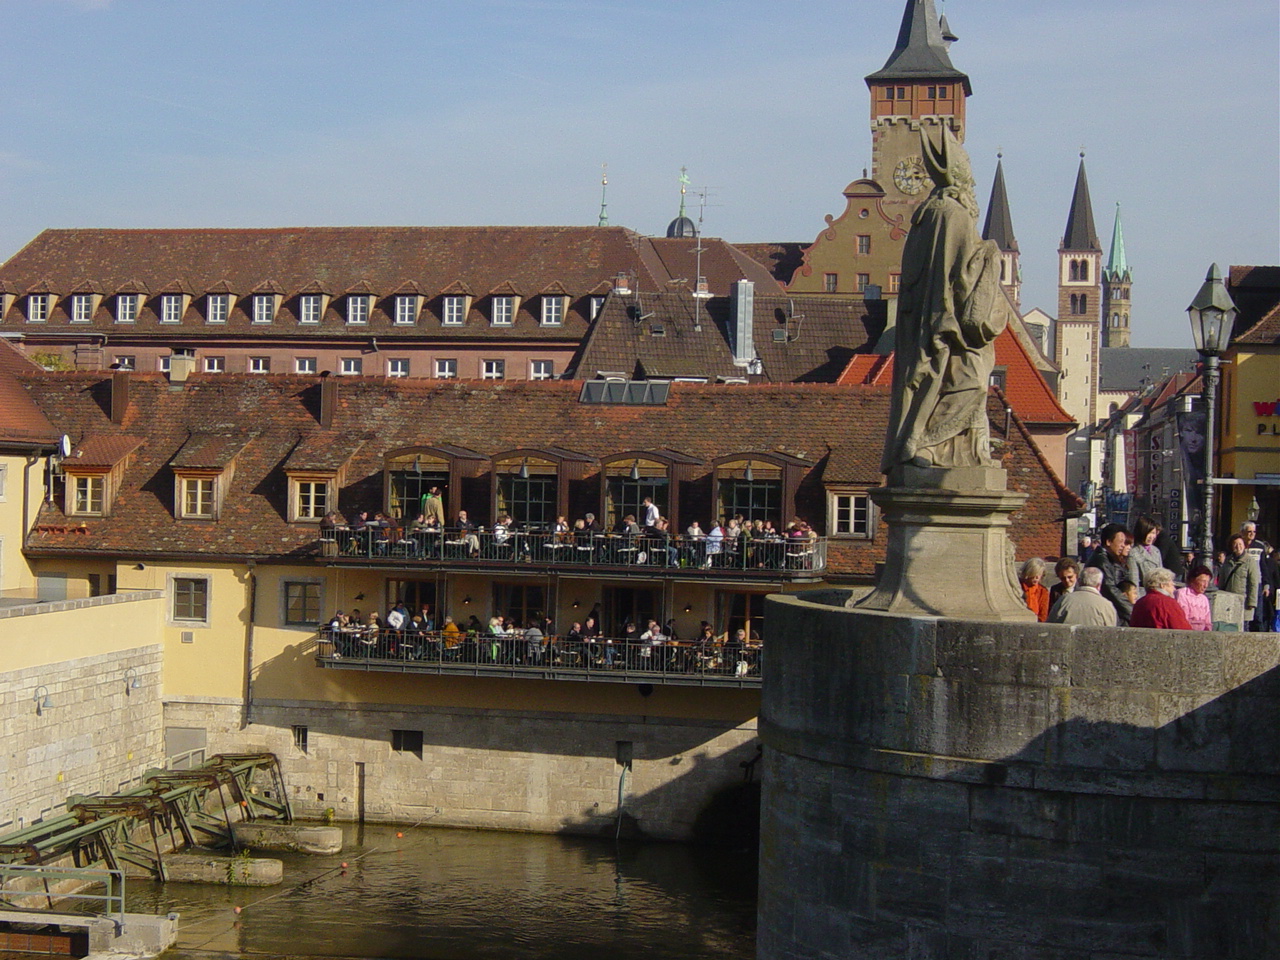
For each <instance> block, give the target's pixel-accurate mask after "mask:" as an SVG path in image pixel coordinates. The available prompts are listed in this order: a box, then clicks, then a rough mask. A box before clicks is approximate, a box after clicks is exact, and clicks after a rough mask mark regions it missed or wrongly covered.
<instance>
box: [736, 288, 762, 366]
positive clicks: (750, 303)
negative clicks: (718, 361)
mask: <svg viewBox="0 0 1280 960" xmlns="http://www.w3.org/2000/svg"><path fill="white" fill-rule="evenodd" d="M732 299H733V362H734V363H735V364H737V365H738V366H746V365H747V364H748V363H750V362H751V360H752V359H753V358H754V357H755V355H756V338H755V313H756V285H755V284H754V283H752V282H751V281H750V280H739V281H738V282H737V283H735V284H734V285H733V298H732Z"/></svg>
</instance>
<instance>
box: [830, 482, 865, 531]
mask: <svg viewBox="0 0 1280 960" xmlns="http://www.w3.org/2000/svg"><path fill="white" fill-rule="evenodd" d="M830 510H831V516H830V524H829V526H828V529H829V530H830V531H831V535H832V536H833V537H854V538H859V539H863V540H870V539H871V537H872V535H873V533H874V532H875V505H874V504H873V503H872V502H871V498H870V497H869V496H867V495H866V494H865V493H833V494H831V500H830Z"/></svg>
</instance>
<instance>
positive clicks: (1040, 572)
mask: <svg viewBox="0 0 1280 960" xmlns="http://www.w3.org/2000/svg"><path fill="white" fill-rule="evenodd" d="M1018 579H1019V580H1021V581H1022V598H1023V599H1024V600H1025V601H1026V604H1027V609H1028V610H1030V611H1031V612H1032V613H1034V614H1035V615H1036V619H1037V620H1039V621H1040V622H1041V623H1044V622H1045V621H1046V620H1048V619H1049V590H1048V588H1047V587H1045V586H1043V585H1042V584H1041V583H1040V581H1041V580H1043V579H1044V561H1043V560H1041V559H1040V558H1039V557H1032V558H1031V559H1030V560H1028V561H1027V562H1026V563H1024V564H1023V565H1022V569H1020V570H1019V571H1018Z"/></svg>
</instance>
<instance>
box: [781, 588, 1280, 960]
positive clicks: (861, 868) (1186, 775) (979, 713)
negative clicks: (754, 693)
mask: <svg viewBox="0 0 1280 960" xmlns="http://www.w3.org/2000/svg"><path fill="white" fill-rule="evenodd" d="M822 599H824V600H827V601H828V602H830V601H833V600H835V601H838V600H839V599H840V598H839V597H837V596H835V595H833V594H831V593H830V592H828V593H827V594H826V595H825V596H824V597H822ZM766 616H767V618H768V629H769V637H770V643H771V648H772V651H773V653H772V655H771V656H770V657H769V658H768V660H767V661H766V663H765V678H764V680H765V682H764V694H763V701H762V709H761V718H760V724H761V739H762V741H763V742H764V744H765V761H764V765H765V770H764V781H763V785H764V793H763V797H764V800H763V810H762V836H761V878H760V924H759V954H758V955H759V956H760V957H761V958H762V960H784V958H785V960H799V958H817V957H824V958H825V957H840V958H861V957H867V958H870V957H876V958H879V957H887V956H893V957H904V958H910V960H975V958H979V957H981V958H994V957H1001V958H1004V957H1010V958H1024V960H1031V958H1046V960H1131V958H1138V957H1170V958H1181V960H1223V958H1242V960H1243V958H1266V957H1275V956H1280V900H1278V899H1277V897H1276V894H1275V890H1276V889H1277V881H1278V880H1280V803H1278V802H1277V801H1280V739H1278V738H1277V737H1276V736H1275V735H1274V733H1275V731H1276V730H1277V729H1280V635H1276V634H1240V633H1189V632H1181V631H1154V630H1134V629H1124V630H1106V629H1101V628H1083V627H1075V628H1073V627H1064V626H1055V625H1047V624H1002V623H980V622H974V621H946V620H938V619H934V618H908V617H894V616H889V615H884V614H873V613H862V612H856V611H853V610H847V609H844V608H843V607H842V606H830V605H826V604H820V603H814V602H807V601H806V600H802V599H795V598H776V597H775V598H771V599H770V601H769V603H768V610H767V613H766ZM819 665H820V666H819Z"/></svg>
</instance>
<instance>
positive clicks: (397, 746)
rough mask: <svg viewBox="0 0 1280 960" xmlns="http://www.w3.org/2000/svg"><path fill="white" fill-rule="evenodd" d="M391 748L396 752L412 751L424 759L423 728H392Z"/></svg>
mask: <svg viewBox="0 0 1280 960" xmlns="http://www.w3.org/2000/svg"><path fill="white" fill-rule="evenodd" d="M391 749H392V750H393V751H394V752H395V753H412V754H413V755H414V756H416V757H417V758H418V759H419V760H421V759H422V731H421V730H392V731H391Z"/></svg>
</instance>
